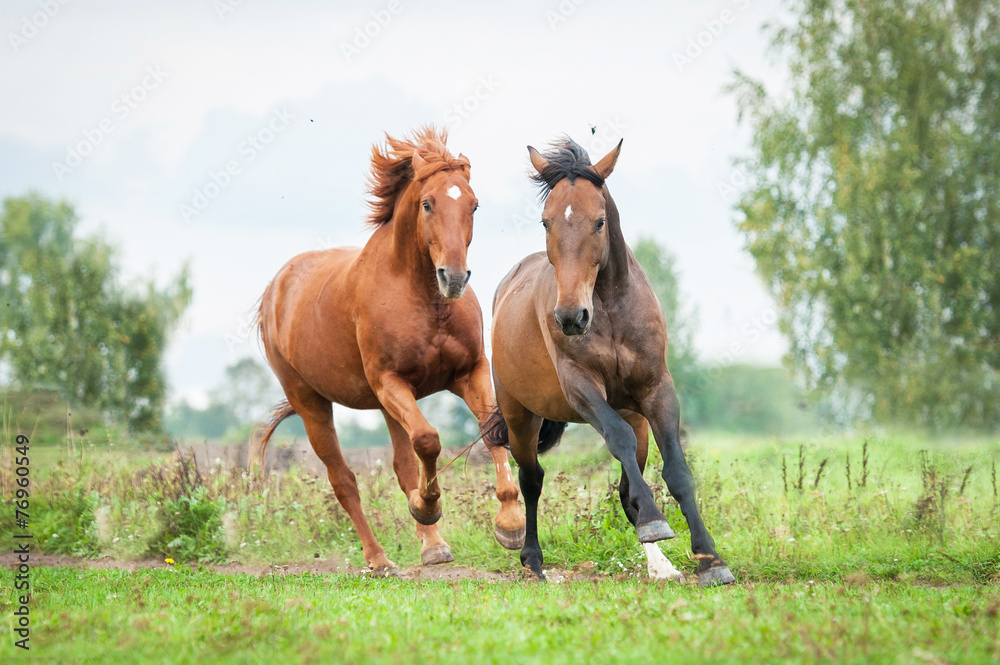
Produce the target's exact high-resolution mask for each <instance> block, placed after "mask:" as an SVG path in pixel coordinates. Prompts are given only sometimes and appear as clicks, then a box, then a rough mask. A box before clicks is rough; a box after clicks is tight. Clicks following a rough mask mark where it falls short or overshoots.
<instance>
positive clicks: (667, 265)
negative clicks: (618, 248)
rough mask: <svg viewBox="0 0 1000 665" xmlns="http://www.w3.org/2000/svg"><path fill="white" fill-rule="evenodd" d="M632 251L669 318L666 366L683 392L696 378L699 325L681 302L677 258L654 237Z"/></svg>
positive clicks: (682, 392)
mask: <svg viewBox="0 0 1000 665" xmlns="http://www.w3.org/2000/svg"><path fill="white" fill-rule="evenodd" d="M632 253H633V254H635V258H636V260H638V261H639V264H640V265H641V266H642V269H643V271H644V272H645V273H646V277H648V278H649V283H650V284H651V285H652V287H653V293H655V294H656V297H657V299H658V300H659V301H660V306H661V307H662V308H663V314H664V316H666V319H667V333H668V335H669V339H670V343H669V345H668V349H667V367H669V368H670V374H671V375H672V376H673V378H674V382H675V384H676V385H677V389H678V391H679V392H680V393H681V395H682V399H683V395H684V391H685V389H686V388H687V387H689V386H691V385H692V384H693V383H694V382H695V381H694V377H695V374H696V372H697V371H698V370H697V365H698V358H697V356H696V354H695V351H694V343H693V341H692V335H693V334H694V330H695V328H696V327H697V317H696V314H695V313H694V312H693V311H691V310H690V309H689V308H687V307H685V306H684V305H683V304H682V302H681V291H680V282H679V280H678V277H677V265H676V263H677V259H675V258H674V256H673V255H672V254H671V253H670V251H669V250H667V248H666V247H664V246H663V245H660V244H659V243H657V242H656V241H655V240H653V239H652V238H640V239H639V240H638V242H636V243H635V244H634V245H633V246H632Z"/></svg>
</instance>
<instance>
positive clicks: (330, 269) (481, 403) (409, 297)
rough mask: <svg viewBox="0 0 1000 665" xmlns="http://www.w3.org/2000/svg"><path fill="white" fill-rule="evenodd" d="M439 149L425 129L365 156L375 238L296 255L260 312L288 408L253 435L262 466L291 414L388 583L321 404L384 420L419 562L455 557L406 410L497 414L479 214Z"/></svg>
mask: <svg viewBox="0 0 1000 665" xmlns="http://www.w3.org/2000/svg"><path fill="white" fill-rule="evenodd" d="M446 141H447V135H446V134H445V133H444V132H438V131H436V130H434V129H433V128H430V127H426V128H423V129H421V130H418V131H417V132H416V133H415V134H414V135H413V136H412V137H410V138H408V139H396V138H392V137H390V136H388V135H387V136H386V144H385V146H384V147H380V146H378V145H376V146H375V147H374V148H373V149H372V160H371V164H372V171H371V175H370V177H369V193H370V194H371V195H372V196H373V200H372V201H371V203H370V207H371V214H370V216H369V217H368V224H369V226H370V227H372V228H373V233H372V235H371V237H370V238H369V240H368V242H367V243H366V244H365V246H364V248H362V249H358V248H335V249H330V250H326V251H314V252H306V253H304V254H300V255H298V256H296V257H294V258H293V259H292V260H290V261H289V262H288V263H286V264H285V266H284V267H282V268H281V270H279V271H278V274H277V275H276V276H275V278H274V279H273V280H272V281H271V283H270V284H269V285H268V287H267V290H266V291H265V292H264V295H263V296H262V298H261V302H260V315H259V319H258V323H259V327H260V333H261V336H262V338H263V345H264V350H265V353H266V355H267V360H268V363H269V364H270V365H271V368H272V369H273V371H274V373H275V375H276V376H277V377H278V380H279V381H280V383H281V386H282V388H283V389H284V392H285V396H286V398H287V400H286V401H284V402H282V403H281V404H279V405H278V406H277V407H275V410H274V411H273V412H272V415H271V417H270V419H269V421H268V422H267V423H266V424H265V426H264V427H263V431H262V432H260V433H259V435H258V438H259V442H260V450H261V456H262V459H263V452H264V450H265V448H266V446H267V442H268V440H269V439H270V438H271V436H272V435H273V434H274V430H275V428H276V427H277V425H278V423H280V422H281V421H282V420H284V419H285V418H287V417H289V416H291V415H293V414H298V415H299V416H300V417H301V418H302V421H303V422H304V423H305V428H306V433H307V434H308V436H309V442H310V443H311V444H312V447H313V450H315V451H316V454H317V455H318V456H319V458H320V459H321V460H322V461H323V463H324V464H325V465H326V468H327V471H328V476H329V479H330V484H331V485H332V486H333V490H334V493H335V494H336V496H337V499H338V501H340V504H341V505H342V506H343V507H344V510H346V511H347V514H348V515H349V516H350V518H351V520H352V521H353V523H354V527H355V529H356V530H357V532H358V535H359V536H360V537H361V543H362V548H363V551H364V557H365V563H367V565H368V567H369V568H371V569H372V570H374V571H376V572H377V573H382V574H393V573H395V571H396V566H395V564H394V563H393V562H392V561H390V560H389V559H388V558H387V557H386V553H385V550H384V549H383V548H382V546H381V545H380V544H379V542H378V540H376V538H375V535H374V534H373V533H372V530H371V527H370V526H369V525H368V522H367V520H366V519H365V516H364V514H363V513H362V510H361V503H360V498H359V495H358V486H357V482H356V480H355V476H354V473H353V472H352V471H351V469H350V468H349V467H348V465H347V463H346V462H345V460H344V456H343V455H342V454H341V450H340V443H339V441H338V439H337V432H336V430H335V429H334V424H333V412H332V403H334V402H335V403H337V404H342V405H344V406H347V407H350V408H352V409H379V410H381V411H382V415H383V416H384V417H385V422H386V425H387V426H388V428H389V434H390V437H391V439H392V447H393V469H394V471H395V473H396V477H397V479H398V481H399V486H400V488H401V489H402V490H403V493H404V494H405V495H406V497H407V502H408V504H409V510H410V514H411V515H412V516H413V518H414V519H415V520H416V522H417V524H416V531H417V536H418V537H419V539H420V541H421V543H422V547H421V552H420V556H421V560H422V562H423V563H424V564H437V563H445V562H448V561H453V560H454V557H453V556H452V553H451V548H450V547H449V546H448V544H447V543H446V542H445V541H444V540H443V539H442V538H441V536H440V535H439V534H438V527H437V526H436V522H437V521H438V519H439V518H440V517H441V491H440V487H439V484H438V480H437V458H438V454H439V453H440V451H441V442H440V439H439V437H438V433H437V431H435V429H434V428H433V427H432V426H431V425H430V423H428V422H427V420H426V418H424V416H423V414H421V412H420V410H419V409H418V408H417V400H418V399H420V398H422V397H425V396H427V395H430V394H432V393H436V392H440V391H443V390H449V391H451V392H453V393H454V394H456V395H458V396H459V397H461V398H462V399H463V400H464V401H465V403H466V404H467V405H468V407H469V409H471V410H472V412H473V413H474V414H475V415H476V417H477V418H478V419H479V421H480V423H481V424H484V423H485V421H486V420H487V419H488V417H489V415H490V413H491V412H492V410H493V409H494V405H495V401H494V397H493V388H492V384H491V380H490V366H489V362H488V360H487V358H486V354H485V350H484V345H483V316H482V311H481V310H480V307H479V302H478V301H477V300H476V296H475V293H473V291H472V289H471V288H469V287H468V286H467V284H468V281H469V277H470V274H471V273H470V271H469V270H468V267H467V266H466V252H467V249H468V246H469V243H470V242H471V240H472V229H473V213H474V212H475V210H476V208H478V206H479V204H478V201H477V199H476V195H475V193H473V191H472V188H471V187H470V185H469V174H470V164H469V160H468V159H467V158H466V157H465V156H464V155H461V154H459V156H458V157H453V156H452V155H451V154H450V153H449V152H448V150H447V147H446ZM490 452H491V454H492V456H493V460H494V463H495V466H496V472H497V490H496V496H497V498H498V499H499V500H500V503H501V508H500V512H499V514H498V515H497V517H496V520H495V528H494V533H495V535H496V537H497V539H498V540H500V542H501V544H504V545H505V546H507V547H509V548H512V549H516V548H518V547H520V546H521V543H523V539H524V535H523V534H524V514H523V513H522V512H521V509H520V507H519V506H518V503H517V496H518V490H517V486H516V485H515V483H514V481H513V478H512V477H511V472H510V465H509V464H508V462H507V451H506V450H505V449H503V448H491V450H490ZM418 458H419V463H418ZM418 467H419V468H418Z"/></svg>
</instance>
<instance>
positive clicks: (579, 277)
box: [528, 138, 622, 335]
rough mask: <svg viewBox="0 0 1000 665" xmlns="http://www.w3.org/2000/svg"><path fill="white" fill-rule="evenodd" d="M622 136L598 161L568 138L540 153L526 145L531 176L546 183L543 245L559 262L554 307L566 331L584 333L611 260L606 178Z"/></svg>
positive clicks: (550, 258) (544, 187) (562, 328)
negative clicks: (601, 274)
mask: <svg viewBox="0 0 1000 665" xmlns="http://www.w3.org/2000/svg"><path fill="white" fill-rule="evenodd" d="M621 148H622V144H621V141H619V142H618V145H617V146H616V147H615V148H614V150H612V151H611V152H609V153H608V154H607V155H605V156H604V158H603V159H601V161H599V162H597V164H593V165H591V163H590V158H589V156H588V155H587V152H586V151H585V150H584V149H583V148H581V147H580V146H579V145H577V144H576V143H574V142H573V141H572V140H570V139H569V138H566V139H564V140H563V141H561V142H559V143H557V144H555V145H553V147H552V150H551V151H550V152H547V153H546V154H545V155H542V154H541V153H539V152H538V151H537V150H535V149H534V148H532V147H531V146H528V155H529V156H530V158H531V165H532V166H533V167H534V168H535V170H536V171H537V173H536V174H535V175H534V176H532V178H533V179H534V180H535V181H536V182H538V183H539V184H540V185H541V186H542V191H543V196H545V207H544V209H543V210H542V225H543V226H545V249H546V253H547V254H548V257H549V262H550V263H552V266H553V267H554V268H555V272H556V288H557V289H558V295H557V298H556V307H555V311H554V315H555V320H556V323H557V324H558V326H559V328H560V329H561V330H562V331H563V333H564V334H566V335H584V334H586V333H587V332H589V331H590V326H591V324H592V323H593V311H594V284H595V283H596V282H597V274H598V273H599V272H600V271H601V269H602V268H604V267H605V266H606V265H607V263H608V256H609V254H610V243H609V241H608V227H607V220H606V210H605V205H606V201H605V198H604V181H605V179H607V177H608V176H609V175H611V171H612V170H614V168H615V162H616V161H617V160H618V153H619V152H621Z"/></svg>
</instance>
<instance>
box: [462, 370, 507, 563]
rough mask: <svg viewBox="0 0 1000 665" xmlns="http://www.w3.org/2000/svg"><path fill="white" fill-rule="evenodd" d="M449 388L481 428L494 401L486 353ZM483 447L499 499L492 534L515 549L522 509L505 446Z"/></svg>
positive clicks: (490, 413) (491, 411) (489, 414)
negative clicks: (464, 375)
mask: <svg viewBox="0 0 1000 665" xmlns="http://www.w3.org/2000/svg"><path fill="white" fill-rule="evenodd" d="M451 390H452V392H454V393H455V394H456V395H458V396H459V397H461V398H462V399H463V400H465V403H466V405H467V406H468V407H469V410H470V411H472V413H473V414H475V416H476V419H477V420H478V421H479V430H480V431H483V427H484V425H485V424H486V422H487V421H488V420H489V418H490V416H491V415H492V414H493V407H494V405H495V404H496V401H495V398H494V393H493V386H492V385H491V383H490V363H489V361H488V360H486V357H485V356H483V358H481V359H480V362H479V364H477V365H476V368H475V369H474V370H473V371H472V372H470V373H469V375H468V376H466V377H464V378H462V379H461V380H458V381H456V382H455V385H453V386H452V388H451ZM487 449H488V450H489V452H490V456H492V457H493V467H494V468H495V469H496V473H497V475H496V478H497V493H496V496H497V500H498V501H499V502H500V511H499V512H498V513H497V516H496V517H495V518H494V520H493V535H494V537H495V538H496V539H497V542H499V543H500V544H501V545H503V546H504V547H506V548H507V549H509V550H519V549H521V548H522V547H524V528H525V527H524V524H525V522H524V513H522V512H521V507H520V506H519V505H518V503H517V485H516V484H514V479H513V477H512V476H511V472H510V463H509V462H508V461H507V450H506V449H505V448H503V447H502V446H487Z"/></svg>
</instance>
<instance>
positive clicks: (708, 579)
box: [698, 565, 736, 587]
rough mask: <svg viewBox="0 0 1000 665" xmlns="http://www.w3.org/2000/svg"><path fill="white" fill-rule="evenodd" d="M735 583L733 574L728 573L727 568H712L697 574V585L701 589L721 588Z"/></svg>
mask: <svg viewBox="0 0 1000 665" xmlns="http://www.w3.org/2000/svg"><path fill="white" fill-rule="evenodd" d="M735 581H736V578H735V577H733V574H732V573H731V572H729V566H725V565H723V566H713V567H712V568H709V569H708V570H704V571H702V572H700V573H698V584H700V585H701V586H703V587H709V586H723V585H724V584H732V583H733V582H735Z"/></svg>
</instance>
